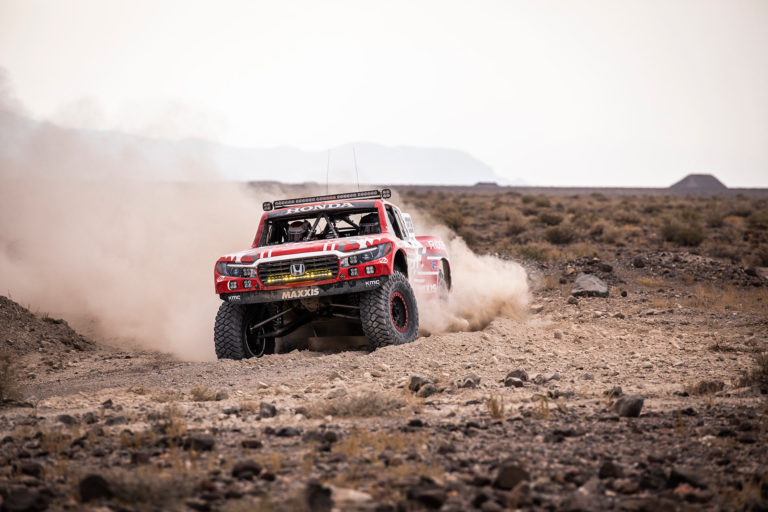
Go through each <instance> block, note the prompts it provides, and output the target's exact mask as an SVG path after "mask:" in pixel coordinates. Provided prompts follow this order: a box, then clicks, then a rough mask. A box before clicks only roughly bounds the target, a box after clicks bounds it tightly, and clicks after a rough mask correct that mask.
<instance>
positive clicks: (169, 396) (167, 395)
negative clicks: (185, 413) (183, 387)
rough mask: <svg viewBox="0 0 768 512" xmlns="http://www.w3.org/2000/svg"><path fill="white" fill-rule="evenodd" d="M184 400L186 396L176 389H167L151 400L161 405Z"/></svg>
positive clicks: (153, 396) (156, 394)
mask: <svg viewBox="0 0 768 512" xmlns="http://www.w3.org/2000/svg"><path fill="white" fill-rule="evenodd" d="M183 399H184V394H183V393H182V392H181V391H178V390H176V389H166V390H164V391H160V392H159V393H155V394H154V395H152V397H151V400H152V401H153V402H157V403H159V404H165V403H169V402H171V403H172V402H178V401H180V400H183Z"/></svg>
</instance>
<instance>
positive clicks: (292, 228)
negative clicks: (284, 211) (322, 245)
mask: <svg viewBox="0 0 768 512" xmlns="http://www.w3.org/2000/svg"><path fill="white" fill-rule="evenodd" d="M378 233H381V225H380V224H379V212H378V210H377V209H376V208H360V209H357V210H344V211H343V212H332V211H315V212H307V213H301V214H297V215H291V216H289V217H288V216H286V217H279V218H276V219H267V221H266V224H265V226H264V233H263V234H262V237H261V241H260V242H259V245H260V246H265V245H280V244H287V243H296V242H306V241H309V240H333V239H336V238H348V237H351V236H361V235H374V234H378Z"/></svg>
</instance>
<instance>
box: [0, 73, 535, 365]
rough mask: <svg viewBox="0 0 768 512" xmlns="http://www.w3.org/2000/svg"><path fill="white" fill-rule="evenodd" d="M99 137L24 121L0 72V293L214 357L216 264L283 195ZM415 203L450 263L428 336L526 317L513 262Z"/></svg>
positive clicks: (189, 356) (131, 336) (109, 333)
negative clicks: (483, 252) (446, 291)
mask: <svg viewBox="0 0 768 512" xmlns="http://www.w3.org/2000/svg"><path fill="white" fill-rule="evenodd" d="M118 135H119V134H118ZM100 137H101V136H99V135H98V134H96V135H94V133H89V132H79V131H77V130H72V129H66V128H60V127H58V126H56V125H53V124H50V123H45V122H37V121H32V120H30V119H29V118H28V117H27V116H26V115H25V113H24V112H23V110H22V106H21V105H20V104H19V103H18V102H15V101H14V100H13V99H12V97H11V95H10V93H9V90H8V87H6V84H5V81H4V77H3V76H2V70H0V294H3V295H8V296H9V297H11V298H13V299H14V300H16V301H17V302H20V303H21V304H23V305H25V306H28V307H30V308H31V309H32V310H33V311H36V312H39V313H47V314H49V315H51V316H56V317H63V318H65V319H66V320H67V321H68V322H69V323H70V324H72V326H73V327H74V328H76V329H77V330H79V331H81V332H83V333H85V334H88V335H91V336H93V337H95V338H96V339H98V340H100V341H103V342H106V343H109V344H112V345H118V346H120V345H129V346H133V347H142V348H147V349H153V350H160V351H163V352H169V353H172V354H174V355H176V356H178V357H180V358H182V359H185V360H210V359H213V358H214V351H213V343H212V331H213V322H214V317H215V314H216V309H217V307H218V305H219V304H220V300H219V298H218V297H217V296H216V295H215V293H214V288H213V286H214V285H213V265H214V262H215V261H216V259H217V258H218V257H219V256H221V255H222V254H225V253H228V252H234V251H237V250H241V249H243V248H246V247H248V246H249V245H250V242H251V241H252V239H253V236H254V234H255V231H256V229H257V227H258V223H259V219H260V216H261V214H262V212H261V208H260V205H261V203H262V201H264V200H269V199H274V198H275V197H282V196H284V193H283V192H282V191H281V190H280V187H279V186H278V185H275V186H272V187H271V188H269V189H259V190H256V189H253V188H249V187H246V186H245V185H244V184H242V183H226V182H223V181H220V180H219V179H218V176H217V170H216V168H215V167H214V166H213V165H212V164H211V163H210V162H209V161H208V160H207V159H206V158H205V155H200V154H196V155H192V156H191V157H187V156H185V157H184V158H176V159H167V160H165V161H162V162H161V163H160V164H158V163H157V162H154V163H152V164H150V163H149V162H147V161H145V160H144V159H142V157H141V152H140V151H139V149H140V148H132V147H130V145H127V146H126V147H117V148H116V147H115V144H116V143H115V141H116V140H117V139H115V137H112V136H110V137H108V138H103V137H101V138H100ZM100 143H103V144H100ZM105 145H108V146H110V147H104V146H105ZM116 155H119V157H118V156H116ZM171 180H173V181H171ZM314 192H317V191H315V190H308V193H314ZM292 193H296V191H295V189H294V190H293V192H292ZM412 213H413V214H414V220H415V221H416V224H417V226H418V227H419V228H420V230H419V232H420V233H425V234H437V235H440V236H442V237H443V239H444V240H446V241H447V244H448V248H449V252H450V254H451V258H452V263H453V276H452V277H453V288H454V291H453V293H452V294H451V297H450V298H449V299H448V302H447V303H439V304H435V303H424V305H423V307H422V314H421V324H422V327H423V329H422V330H423V332H429V333H439V332H447V331H461V330H471V329H479V328H482V327H484V326H485V325H487V324H488V323H489V322H490V321H491V320H493V318H495V317H496V316H498V315H502V314H503V315H512V316H515V315H519V314H521V312H522V311H523V310H524V306H525V304H526V301H527V286H526V279H525V272H524V271H523V269H522V268H521V267H519V266H518V265H516V264H514V263H510V262H506V261H502V260H499V259H497V258H493V257H490V256H477V255H475V254H473V253H472V252H471V251H470V250H469V249H468V248H467V247H466V245H465V244H464V243H463V242H462V241H461V240H460V239H458V238H456V237H455V236H454V235H452V234H451V233H450V232H449V230H448V229H447V228H445V227H444V226H440V225H437V224H436V223H433V222H429V221H428V219H427V218H426V217H425V216H423V215H419V213H418V212H412Z"/></svg>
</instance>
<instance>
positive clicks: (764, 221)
mask: <svg viewBox="0 0 768 512" xmlns="http://www.w3.org/2000/svg"><path fill="white" fill-rule="evenodd" d="M747 226H749V227H750V228H752V229H767V228H768V211H765V210H755V211H753V212H752V213H750V214H749V216H748V217H747Z"/></svg>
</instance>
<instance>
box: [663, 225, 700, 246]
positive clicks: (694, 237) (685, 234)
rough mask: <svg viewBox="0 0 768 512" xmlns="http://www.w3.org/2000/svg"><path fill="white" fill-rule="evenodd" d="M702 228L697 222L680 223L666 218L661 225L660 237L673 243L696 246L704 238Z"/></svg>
mask: <svg viewBox="0 0 768 512" xmlns="http://www.w3.org/2000/svg"><path fill="white" fill-rule="evenodd" d="M706 236H707V235H706V233H705V232H704V228H702V227H701V226H700V225H699V224H697V223H682V222H679V221H676V220H669V219H667V220H666V221H665V222H664V224H663V225H662V226H661V238H662V239H663V240H665V241H667V242H672V243H673V244H677V245H682V246H686V247H696V246H698V245H699V244H701V242H703V241H704V239H705V238H706Z"/></svg>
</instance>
